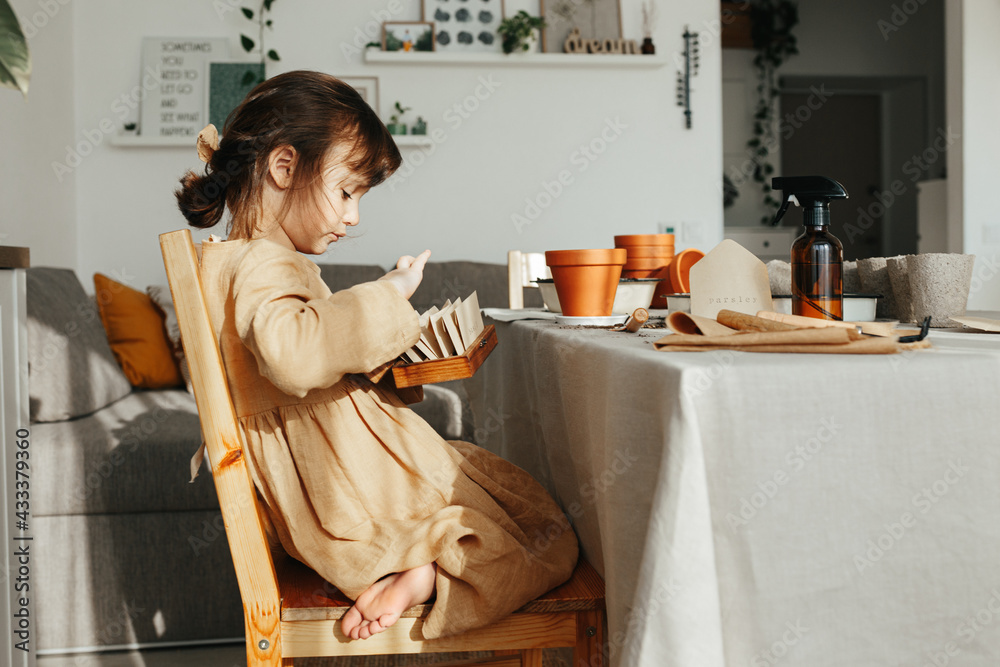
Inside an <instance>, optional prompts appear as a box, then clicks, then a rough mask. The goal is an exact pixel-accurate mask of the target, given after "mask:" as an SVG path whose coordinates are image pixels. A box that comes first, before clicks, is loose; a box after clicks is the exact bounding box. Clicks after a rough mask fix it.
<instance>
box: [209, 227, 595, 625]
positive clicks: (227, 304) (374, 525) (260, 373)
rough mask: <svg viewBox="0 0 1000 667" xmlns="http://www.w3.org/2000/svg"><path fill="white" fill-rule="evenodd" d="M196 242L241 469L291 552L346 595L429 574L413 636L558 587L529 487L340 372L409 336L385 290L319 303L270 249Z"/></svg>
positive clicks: (361, 289)
mask: <svg viewBox="0 0 1000 667" xmlns="http://www.w3.org/2000/svg"><path fill="white" fill-rule="evenodd" d="M202 246H203V249H202V260H201V268H202V280H203V286H204V291H205V295H206V298H207V300H208V305H209V313H210V315H211V318H212V323H213V325H214V326H215V330H216V331H217V332H218V335H219V345H220V349H221V350H222V357H223V361H224V363H225V366H226V371H227V374H228V380H229V387H230V391H231V392H232V396H233V402H234V404H235V407H236V413H237V416H238V418H239V421H240V424H241V425H242V427H243V432H244V434H245V436H246V445H247V449H248V452H247V459H248V463H249V467H250V472H251V475H252V477H253V480H254V483H255V484H256V486H257V489H258V490H259V492H260V494H261V497H262V498H263V500H264V503H265V504H266V506H267V509H268V514H269V516H270V519H271V521H272V522H273V524H274V528H275V531H276V533H277V535H278V538H279V539H280V541H281V545H282V546H283V547H284V548H285V550H286V551H287V552H288V553H289V554H290V555H291V556H293V557H294V558H297V559H298V560H300V561H302V562H304V563H306V564H307V565H309V566H310V567H312V568H313V569H314V570H316V571H317V572H318V573H319V574H320V575H322V576H323V577H324V578H325V579H327V580H328V581H330V582H331V583H333V584H334V585H336V586H337V587H338V588H340V589H341V590H342V591H343V592H344V593H345V594H347V595H348V596H350V597H351V598H352V599H355V598H356V597H357V596H358V595H359V594H360V593H361V592H362V591H364V590H365V589H366V588H368V587H369V586H370V585H371V584H372V583H373V582H375V581H377V580H378V579H379V578H381V577H383V576H385V575H387V574H390V573H392V572H400V571H403V570H408V569H410V568H414V567H418V566H420V565H424V564H427V563H430V562H434V563H437V566H438V567H437V581H436V584H437V599H436V602H435V603H434V606H433V609H432V610H431V612H430V615H429V616H428V618H427V621H426V623H425V625H424V630H423V632H424V636H425V637H426V638H433V637H439V636H445V635H449V634H455V633H458V632H461V631H463V630H466V629H469V628H473V627H479V626H482V625H486V624H488V623H490V622H491V621H493V620H495V619H498V618H500V617H503V616H504V615H506V614H508V613H510V612H511V611H513V610H515V609H517V608H518V607H519V606H521V605H522V604H524V603H525V602H527V601H528V600H530V599H532V598H534V597H537V596H538V595H540V594H542V593H544V592H545V591H547V590H549V589H551V588H553V587H554V586H556V585H558V584H560V583H562V582H563V581H565V580H566V579H567V578H568V577H569V576H570V574H571V573H572V570H573V567H574V565H575V563H576V558H577V541H576V536H575V535H574V533H573V530H572V528H571V527H570V526H569V524H568V522H567V521H566V518H565V516H564V515H563V513H562V512H561V510H560V509H559V507H558V506H557V505H556V504H555V502H554V501H553V500H552V499H551V498H550V497H549V496H548V494H547V493H546V492H545V491H544V489H542V487H541V486H540V485H539V484H538V483H537V482H535V480H534V479H532V478H531V476H530V475H528V474H527V473H526V472H524V471H523V470H521V469H520V468H517V467H516V466H514V465H511V464H510V463H507V462H506V461H504V460H503V459H501V458H499V457H497V456H494V455H492V454H490V453H489V452H486V451H485V450H482V449H480V448H478V447H476V446H474V445H471V444H468V443H464V442H457V441H452V442H447V441H445V440H443V439H442V438H441V437H440V436H439V435H438V434H437V433H436V432H435V431H434V430H433V429H432V428H431V427H430V426H429V425H428V424H427V423H426V422H425V421H424V420H423V419H421V418H420V417H419V416H417V415H416V414H415V413H414V412H413V411H411V410H410V409H409V408H407V407H406V406H405V405H404V404H403V403H402V402H401V401H400V399H399V398H398V396H396V394H395V393H394V392H392V391H391V390H385V389H383V388H382V387H379V386H376V385H374V384H373V383H372V382H370V381H369V380H368V379H367V378H366V377H364V376H363V375H356V374H357V373H365V372H367V371H370V370H372V369H375V368H376V367H378V366H379V365H381V364H383V363H385V362H387V361H390V360H392V359H394V358H395V357H397V356H399V355H400V354H401V353H402V352H403V351H404V350H405V349H407V348H409V347H410V346H411V345H413V344H414V343H415V342H416V340H417V339H418V337H419V325H418V321H417V314H416V312H415V311H414V310H413V308H412V307H411V306H410V304H409V302H408V301H407V300H406V299H404V298H403V297H402V296H400V294H399V292H398V290H397V289H396V287H395V286H394V285H392V284H391V283H389V282H387V281H376V282H370V283H364V284H361V285H357V286H355V287H352V288H350V289H347V290H343V291H340V292H337V293H335V294H333V293H331V292H330V290H329V288H328V287H327V286H326V284H325V283H324V282H323V281H322V280H321V278H320V271H319V267H318V266H316V265H315V264H314V263H312V262H311V261H309V260H308V259H306V258H305V257H304V256H302V255H300V254H298V253H296V252H293V251H291V250H288V249H286V248H284V247H282V246H280V245H278V244H276V243H273V242H271V241H266V240H256V241H227V242H206V243H204V244H202Z"/></svg>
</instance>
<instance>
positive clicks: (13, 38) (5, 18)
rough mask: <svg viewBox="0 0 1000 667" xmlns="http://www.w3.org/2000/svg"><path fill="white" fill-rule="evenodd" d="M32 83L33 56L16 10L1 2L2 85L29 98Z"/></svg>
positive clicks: (0, 72)
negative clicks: (29, 87)
mask: <svg viewBox="0 0 1000 667" xmlns="http://www.w3.org/2000/svg"><path fill="white" fill-rule="evenodd" d="M30 81H31V54H30V53H29V52H28V42H27V41H26V40H25V39H24V33H23V32H21V24H20V23H18V21H17V16H16V15H15V14H14V10H13V9H11V8H10V5H9V4H8V3H7V0H0V85H3V86H5V87H7V88H17V89H18V90H20V91H21V94H22V95H25V96H27V94H28V84H29V82H30Z"/></svg>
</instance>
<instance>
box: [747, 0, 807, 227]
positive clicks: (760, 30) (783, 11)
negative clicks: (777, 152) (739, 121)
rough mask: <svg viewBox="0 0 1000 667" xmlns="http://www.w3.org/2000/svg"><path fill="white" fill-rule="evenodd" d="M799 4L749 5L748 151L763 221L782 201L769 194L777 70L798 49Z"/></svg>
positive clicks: (780, 0)
mask: <svg viewBox="0 0 1000 667" xmlns="http://www.w3.org/2000/svg"><path fill="white" fill-rule="evenodd" d="M798 22H799V10H798V6H797V5H795V4H794V3H792V2H789V1H788V0H755V1H754V2H753V4H751V6H750V24H751V35H752V37H753V47H754V49H755V50H756V51H757V55H756V56H755V57H754V60H753V64H754V68H755V69H756V70H757V106H756V108H755V109H754V116H753V136H752V137H751V138H750V140H749V141H747V152H748V153H749V154H750V159H751V160H753V163H754V169H753V179H754V181H755V182H757V183H758V184H759V185H760V189H761V192H762V193H763V195H764V205H765V206H766V207H767V208H768V209H770V211H771V214H769V215H765V216H763V217H762V218H761V223H762V224H768V223H770V222H771V220H772V219H773V217H774V215H773V213H774V212H776V211H777V210H778V206H780V204H781V202H780V201H778V199H777V198H776V197H775V196H774V195H773V194H772V193H771V177H772V176H773V175H774V165H772V164H771V153H772V152H773V150H774V149H775V148H776V147H777V146H778V143H779V142H778V123H777V117H776V115H777V112H776V110H775V106H776V103H777V98H778V93H779V92H780V91H779V89H778V86H777V80H776V79H777V77H776V72H777V70H778V68H779V67H781V65H782V64H783V63H784V62H785V60H787V59H788V57H789V56H793V55H795V54H797V53H798V52H799V50H798V47H797V45H796V40H795V35H794V34H792V28H794V27H795V26H796V25H798Z"/></svg>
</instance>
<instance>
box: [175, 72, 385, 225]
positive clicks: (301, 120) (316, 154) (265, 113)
mask: <svg viewBox="0 0 1000 667" xmlns="http://www.w3.org/2000/svg"><path fill="white" fill-rule="evenodd" d="M282 146H291V147H293V148H294V149H295V151H296V152H297V153H298V162H297V164H296V168H295V169H294V170H293V172H292V182H291V187H290V188H289V196H288V197H285V201H284V204H283V206H282V210H281V211H280V212H279V220H280V219H282V217H283V216H284V215H286V214H287V212H288V211H289V210H290V209H291V208H292V207H293V206H294V205H295V204H297V203H299V201H300V200H301V199H302V198H305V199H306V200H307V201H308V202H310V203H312V204H315V203H316V198H317V196H318V193H319V191H320V187H319V185H320V183H321V182H322V176H323V170H324V167H325V166H326V165H325V163H326V160H327V158H328V156H329V155H330V154H331V152H332V150H334V149H338V150H343V151H345V153H344V154H345V157H344V161H345V162H346V164H347V166H348V167H350V169H351V170H352V171H353V172H354V173H356V174H358V175H360V176H361V177H362V178H364V179H365V180H366V181H367V183H368V187H369V188H371V187H374V186H376V185H378V184H379V183H381V182H382V181H384V180H385V179H386V178H388V177H389V176H390V175H392V173H393V172H394V171H396V169H398V168H399V165H400V162H401V158H400V155H399V149H398V148H397V147H396V143H395V142H394V141H393V139H392V136H391V135H390V134H389V132H388V130H387V129H386V127H385V125H384V124H383V123H382V121H381V120H379V118H378V115H376V113H375V112H374V111H373V110H372V108H371V107H370V106H368V104H367V103H365V101H364V100H363V99H361V95H359V94H358V92H357V91H356V90H354V88H352V87H351V86H349V85H347V84H346V83H344V82H343V81H340V80H339V79H336V78H334V77H332V76H330V75H328V74H322V73H320V72H310V71H305V70H298V71H294V72H287V73H285V74H279V75H277V76H274V77H272V78H270V79H268V80H266V81H264V82H263V83H261V84H259V85H258V86H256V87H255V88H254V89H253V90H252V91H250V94H249V95H247V97H246V99H245V100H243V102H242V103H240V105H239V106H238V107H237V108H236V109H235V110H234V111H233V112H232V113H231V114H229V117H228V118H227V119H226V125H225V127H224V128H223V131H222V140H221V142H220V144H219V148H218V149H217V150H216V151H215V153H214V154H213V155H212V157H211V159H210V160H209V161H208V164H206V165H205V172H204V174H196V173H194V172H192V171H189V172H188V173H186V174H185V175H184V176H183V177H182V178H181V187H180V188H178V189H177V190H176V191H175V192H174V194H175V195H176V197H177V204H178V206H179V207H180V209H181V212H182V213H183V214H184V217H185V218H187V220H188V223H189V224H190V225H191V226H192V227H200V228H206V227H212V226H214V225H216V224H218V223H219V221H220V220H222V216H223V213H224V212H225V209H226V207H227V206H228V207H229V212H230V215H231V219H230V222H229V230H228V231H229V234H230V236H231V237H233V238H250V237H252V236H253V233H254V232H255V231H257V230H256V225H257V224H258V222H259V221H260V220H261V217H262V213H263V210H262V205H263V204H262V202H263V193H264V183H265V180H266V178H267V173H268V159H269V156H270V155H271V152H272V151H273V150H274V149H276V148H280V147H282Z"/></svg>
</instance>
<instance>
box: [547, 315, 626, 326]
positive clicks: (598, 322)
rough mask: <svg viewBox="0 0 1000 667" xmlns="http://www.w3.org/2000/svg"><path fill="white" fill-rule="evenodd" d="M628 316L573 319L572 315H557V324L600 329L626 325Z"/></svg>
mask: <svg viewBox="0 0 1000 667" xmlns="http://www.w3.org/2000/svg"><path fill="white" fill-rule="evenodd" d="M627 319H628V315H601V316H596V317H573V316H571V315H556V323H557V324H583V325H590V326H598V327H610V326H614V325H616V324H624V323H625V320H627Z"/></svg>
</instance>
